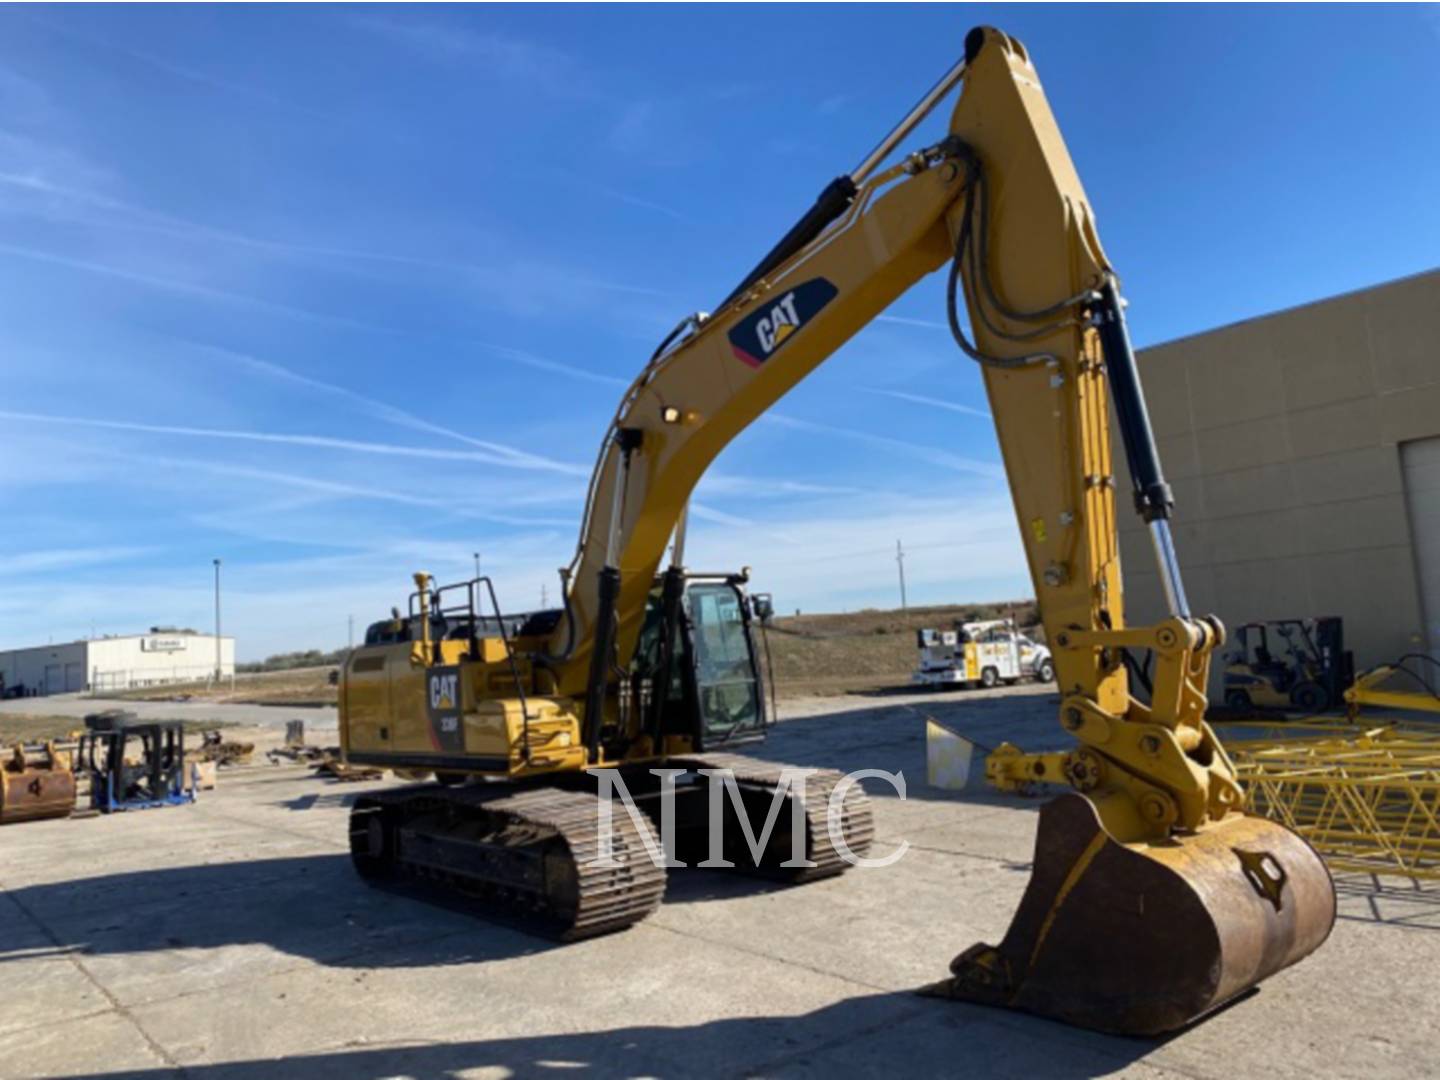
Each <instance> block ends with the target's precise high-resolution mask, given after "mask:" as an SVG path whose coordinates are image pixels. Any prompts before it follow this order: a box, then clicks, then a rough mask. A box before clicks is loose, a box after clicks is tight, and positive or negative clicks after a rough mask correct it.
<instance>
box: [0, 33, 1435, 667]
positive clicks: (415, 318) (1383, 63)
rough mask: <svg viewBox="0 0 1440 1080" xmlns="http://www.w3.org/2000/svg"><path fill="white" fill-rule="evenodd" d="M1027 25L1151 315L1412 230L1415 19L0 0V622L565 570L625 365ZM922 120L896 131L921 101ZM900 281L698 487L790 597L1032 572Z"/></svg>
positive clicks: (931, 304) (314, 618)
mask: <svg viewBox="0 0 1440 1080" xmlns="http://www.w3.org/2000/svg"><path fill="white" fill-rule="evenodd" d="M982 22H987V23H993V24H995V25H998V26H1001V27H1003V28H1005V29H1007V30H1008V31H1010V32H1011V33H1013V34H1015V35H1017V36H1018V37H1020V38H1021V39H1022V40H1024V41H1025V43H1026V45H1027V46H1028V47H1029V49H1030V52H1031V55H1032V56H1033V57H1034V59H1035V61H1036V64H1037V67H1038V69H1039V72H1040V74H1041V77H1042V79H1043V81H1044V83H1045V86H1046V89H1047V92H1048V94H1049V97H1050V100H1051V103H1052V105H1053V107H1054V109H1055V111H1056V114H1057V116H1058V117H1059V120H1060V123H1061V126H1062V128H1063V129H1064V131H1065V134H1066V137H1067V140H1068V142H1069V145H1070V149H1071V153H1072V155H1073V156H1074V158H1075V159H1076V163H1077V165H1078V167H1079V169H1080V173H1081V176H1082V177H1083V178H1084V181H1085V184H1086V187H1087V190H1088V192H1089V194H1090V197H1091V200H1092V202H1093V203H1094V205H1095V207H1096V209H1097V213H1098V217H1099V223H1100V228H1101V232H1102V236H1103V239H1104V242H1105V245H1106V249H1107V251H1108V252H1109V254H1110V256H1111V258H1112V259H1113V260H1114V262H1115V263H1116V265H1117V266H1118V267H1119V269H1120V271H1121V273H1122V275H1123V277H1124V280H1125V284H1126V289H1127V294H1128V296H1129V299H1130V302H1131V308H1130V316H1131V325H1132V331H1133V333H1134V334H1135V337H1136V338H1137V340H1138V342H1139V343H1140V344H1142V345H1143V344H1146V343H1150V342H1157V341H1162V340H1166V339H1168V338H1172V337H1176V336H1179V335H1182V334H1186V333H1191V332H1195V331H1199V330H1203V329H1207V328H1209V327H1213V326H1216V325H1220V324H1223V323H1226V322H1231V321H1234V320H1236V319H1240V318H1244V317H1247V316H1252V315H1257V314H1261V313H1264V312H1267V311H1272V310H1275V309H1277V308H1281V307H1285V306H1288V305H1293V304H1296V303H1301V302H1305V301H1307V300H1312V299H1316V298H1319V297H1322V296H1325V295H1330V294H1334V293H1337V292H1342V291H1345V290H1348V289H1353V288H1357V287H1361V286H1364V285H1368V284H1372V283H1375V282H1378V281H1382V280H1386V279H1389V278H1394V277H1398V276H1402V275H1405V274H1409V273H1414V272H1417V271H1420V270H1425V269H1429V268H1431V267H1433V266H1435V265H1436V264H1437V263H1440V255H1437V252H1440V207H1437V200H1436V197H1435V191H1436V189H1437V174H1440V110H1437V109H1436V108H1435V103H1436V101H1437V92H1440V63H1437V61H1440V15H1437V11H1436V9H1435V8H1434V7H1409V8H1385V7H1365V8H1358V7H1343V6H1341V7H1326V8H1301V7H1296V8H1284V9H1280V8H1245V9H1240V8H1216V9H1208V10H1206V9H1191V8H1165V9H1160V8H1146V7H1138V6H1136V7H1123V8H1119V7H1117V8H1083V7H1075V8H1062V7H1044V8H1039V7H1035V8H1031V7H1007V8H996V7H991V6H989V5H954V6H938V5H937V6H932V7H907V6H900V5H888V6H884V7H878V6H877V7H866V6H855V7H844V8H830V9H827V8H822V7H804V8H801V7H780V8H764V9H761V8H755V7H747V8H743V9H724V8H715V7H698V6H697V7H687V8H664V7H658V6H655V7H643V8H640V7H635V8H616V9H584V8H563V9H562V8H554V9H548V8H544V7H540V6H525V7H514V8H482V9H466V8H454V7H433V8H425V7H418V6H417V7H407V8H399V7H378V6H376V7H343V6H335V7H324V8H286V9H280V8H251V7H245V8H229V7H226V8H220V7H209V8H175V7H169V6H151V7H144V8H112V7H106V8H86V7H33V8H28V7H27V8H19V7H3V8H0V412H3V415H0V521H3V522H4V526H5V528H4V530H3V534H0V646H9V645H21V644H31V643H34V642H36V641H37V640H39V641H44V640H46V639H49V638H52V637H53V638H54V639H55V640H63V639H66V638H72V637H77V636H83V635H85V634H88V633H90V632H91V631H92V629H93V630H94V631H97V632H101V633H104V632H129V631H134V630H137V629H144V628H146V627H148V626H150V625H151V624H153V623H161V622H163V623H179V624H187V625H193V626H196V627H200V628H205V627H209V626H210V625H211V619H212V616H211V599H210V573H211V564H210V560H211V559H212V558H214V557H216V556H219V557H221V558H222V559H224V561H225V596H226V619H225V625H226V630H227V632H234V633H235V634H236V635H237V637H238V639H239V653H240V656H241V658H256V657H259V656H262V655H265V654H267V653H270V652H274V651H278V650H281V649H291V648H308V647H321V648H328V647H333V646H335V645H339V644H343V642H344V640H345V633H346V619H347V616H349V615H352V614H353V615H354V616H355V621H356V624H357V627H362V626H363V625H364V624H365V623H367V622H369V621H371V620H372V619H375V618H378V617H380V616H381V615H382V614H383V612H384V611H386V610H387V609H388V607H389V605H390V604H391V603H394V602H403V597H404V595H405V594H406V592H407V591H408V575H409V573H410V572H411V571H412V570H414V569H427V570H430V571H432V572H433V573H435V574H437V575H438V576H440V577H442V578H446V579H449V578H458V577H460V576H462V575H463V574H466V573H468V571H469V569H470V566H471V553H472V552H473V551H476V550H479V551H481V552H482V553H483V554H482V557H483V559H484V566H485V569H486V570H487V571H489V572H492V573H493V574H494V575H495V577H496V579H497V584H498V585H499V588H500V591H501V596H502V600H503V601H504V603H505V604H506V605H507V606H508V607H512V608H522V607H527V606H535V605H538V603H539V599H540V589H541V585H542V583H543V584H545V585H546V586H548V588H549V596H550V598H551V599H552V600H553V599H554V597H555V589H556V585H555V576H554V571H555V568H556V567H558V566H560V565H561V564H562V563H564V562H566V561H567V560H568V557H569V553H570V551H571V550H572V548H573V545H574V539H575V529H576V527H577V519H578V516H579V513H580V510H581V501H582V498H583V490H584V484H585V479H586V476H587V475H588V471H589V467H590V464H591V462H592V461H593V458H594V453H595V449H596V447H597V444H598V441H599V439H600V437H601V435H602V433H603V431H604V429H605V425H606V423H607V422H608V419H609V417H610V416H611V414H612V413H613V410H614V406H615V403H616V400H617V397H618V395H619V392H620V390H621V388H622V386H623V384H624V383H625V382H626V381H628V379H629V378H630V377H631V376H632V375H633V374H634V373H635V372H636V371H637V370H638V368H639V367H640V365H641V364H642V363H643V362H644V360H645V359H646V358H647V357H648V356H649V354H650V351H651V350H652V348H653V347H654V345H655V344H656V343H657V341H658V340H659V338H660V337H661V336H662V335H663V334H664V333H665V331H667V330H668V329H669V328H670V326H672V325H673V324H674V323H675V321H676V320H677V319H678V318H679V317H680V316H682V315H684V314H686V313H688V312H690V311H693V310H695V309H708V308H711V307H713V306H714V305H715V304H716V303H717V302H718V300H719V298H720V297H722V296H724V295H725V294H726V293H727V292H728V291H729V290H730V288H731V287H732V286H733V285H734V284H735V282H736V281H737V280H738V279H739V278H740V277H741V276H742V275H743V273H744V272H745V271H746V270H747V269H748V268H749V267H750V266H751V265H753V264H754V262H755V261H756V260H757V259H758V257H759V256H760V255H761V254H762V253H763V252H764V251H765V250H766V249H768V248H769V247H770V246H771V244H772V243H773V242H774V240H775V239H776V238H778V236H779V235H780V233H782V232H783V231H784V229H785V228H786V227H788V225H789V224H790V223H791V221H792V220H793V219H794V217H795V216H797V215H798V213H799V212H801V211H802V210H803V209H804V208H805V207H806V206H808V205H809V203H810V201H811V200H812V199H813V198H814V196H815V194H816V193H817V192H818V191H819V190H820V188H821V187H823V186H824V184H825V183H826V182H827V181H828V180H829V179H830V178H831V177H833V176H835V175H836V174H838V173H840V172H844V171H846V170H848V169H849V168H851V167H852V166H853V165H854V163H855V162H856V161H857V160H858V158H859V157H860V156H861V155H862V154H863V153H864V151H865V150H867V149H868V148H869V147H870V146H871V145H872V144H873V143H874V141H875V140H876V139H878V138H879V136H880V135H882V134H883V133H884V132H885V131H886V130H887V129H888V128H889V127H890V126H891V124H892V123H893V122H894V121H895V120H896V119H898V117H899V116H900V114H902V113H903V112H904V110H905V109H906V108H907V107H908V106H909V105H910V104H911V102H912V101H913V100H914V99H915V98H916V97H918V95H919V94H920V92H921V91H923V90H924V89H925V87H926V86H928V84H929V83H930V82H931V81H932V80H933V79H934V78H935V77H936V76H938V75H939V73H940V72H942V71H943V70H944V69H945V68H946V67H948V66H949V64H950V63H952V62H953V60H954V59H955V57H956V56H957V55H958V53H959V51H960V49H961V42H962V39H963V37H964V34H965V31H966V30H967V29H968V28H969V27H970V26H972V25H974V24H976V23H982ZM921 138H923V134H922V136H921ZM943 311H944V309H943V302H942V290H941V282H940V281H939V280H938V278H937V279H934V280H930V281H927V282H924V283H922V284H921V285H920V286H919V287H917V288H916V289H915V290H913V291H912V292H911V293H910V294H909V295H907V296H906V297H904V298H902V299H901V300H900V301H899V302H898V303H897V304H896V305H895V306H894V307H893V308H892V309H891V311H890V312H889V313H888V315H887V316H886V317H885V318H884V319H882V320H881V321H878V322H876V323H875V324H873V325H872V326H871V327H869V328H868V329H867V330H866V331H864V332H863V333H862V334H861V335H860V336H859V337H858V338H857V339H856V340H855V341H854V342H852V343H851V344H850V345H849V346H847V347H846V348H845V349H844V350H842V351H841V352H840V353H839V354H837V355H836V356H835V357H834V358H832V360H831V361H829V362H828V363H827V365H826V366H825V367H823V368H822V369H821V370H820V371H819V372H818V373H817V374H816V375H814V376H813V377H812V378H811V379H810V380H809V381H807V382H806V383H805V384H804V385H802V386H801V387H799V388H798V389H797V390H796V391H795V392H793V393H792V394H791V395H790V396H789V397H787V398H786V399H785V401H784V402H782V403H781V404H780V405H779V406H778V407H777V409H776V412H775V414H774V415H772V416H771V417H768V418H767V419H766V420H763V421H762V422H760V423H758V424H756V425H755V426H754V427H753V428H751V429H750V430H749V431H747V432H745V433H744V434H743V435H742V436H741V437H740V438H739V439H738V440H736V442H735V443H734V444H733V445H732V446H731V447H730V448H729V449H728V450H727V451H726V453H725V454H724V455H723V456H722V457H721V458H720V460H719V461H718V462H717V463H716V465H715V468H714V470H713V471H712V474H711V475H710V476H708V477H707V478H706V480H705V481H704V483H703V485H702V488H701V490H700V492H699V493H698V494H697V497H696V505H697V511H696V517H697V521H696V523H695V526H694V529H693V532H692V539H691V544H692V548H691V554H692V558H691V559H690V560H689V561H690V562H691V563H692V564H695V565H699V566H703V567H704V568H710V569H713V568H729V567H735V566H739V565H742V564H749V565H752V566H753V567H754V568H755V572H756V587H757V588H763V589H769V590H771V591H773V592H774V593H775V595H776V599H777V603H778V604H779V606H780V607H781V608H782V610H788V609H793V608H796V607H799V608H803V609H805V610H838V609H842V608H849V609H853V608H856V607H860V606H865V605H884V606H890V605H893V604H894V603H895V602H896V599H897V596H896V592H897V590H896V584H895V576H896V575H895V565H894V561H893V546H894V542H895V539H896V538H897V537H899V538H902V539H903V540H904V541H905V544H906V547H907V549H909V552H910V554H909V557H908V559H907V564H906V569H907V577H908V581H909V585H910V597H911V600H912V602H948V601H963V600H975V599H994V598H1003V597H1011V596H1017V595H1023V594H1026V593H1028V592H1029V584H1028V581H1027V580H1026V578H1025V574H1024V563H1023V557H1022V554H1021V550H1020V545H1019V539H1018V535H1017V533H1016V531H1015V527H1014V524H1013V520H1012V514H1011V510H1010V504H1009V498H1008V491H1007V489H1006V486H1005V483H1004V479H1003V473H1002V472H1001V470H1000V468H999V456H998V451H997V448H996V445H995V438H994V433H993V429H992V426H991V422H990V420H989V419H988V417H987V416H986V415H985V412H984V404H985V403H984V395H983V392H982V390H981V386H980V380H979V376H978V374H977V373H976V371H975V370H974V368H973V366H972V365H970V364H969V362H968V361H965V360H964V359H963V358H962V357H961V356H960V355H959V354H958V353H957V351H956V350H955V348H954V346H953V345H952V343H951V342H950V339H949V336H948V334H947V332H946V331H945V330H944V328H943V318H944V315H943Z"/></svg>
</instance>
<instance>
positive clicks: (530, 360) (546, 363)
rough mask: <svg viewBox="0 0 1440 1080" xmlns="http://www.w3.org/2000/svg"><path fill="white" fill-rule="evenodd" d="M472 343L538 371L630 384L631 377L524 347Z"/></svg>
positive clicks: (587, 379) (617, 383)
mask: <svg viewBox="0 0 1440 1080" xmlns="http://www.w3.org/2000/svg"><path fill="white" fill-rule="evenodd" d="M470 344H472V345H475V346H476V347H478V348H481V349H485V350H487V351H489V352H492V353H494V354H495V355H496V356H503V357H505V358H506V359H507V360H513V361H515V362H516V363H517V364H524V365H525V366H526V367H532V368H535V369H536V370H538V371H548V372H550V373H552V374H554V375H565V376H568V377H569V378H572V379H584V380H586V381H587V382H596V383H603V384H604V385H606V386H619V387H625V386H629V385H630V382H631V380H630V379H621V378H619V377H617V376H615V375H602V374H601V373H600V372H598V371H590V370H588V369H587V368H582V367H576V366H575V365H574V364H566V363H562V362H561V361H559V360H551V359H549V358H548V357H544V356H536V355H535V354H534V353H532V352H526V351H525V350H524V349H515V348H511V347H510V346H509V345H496V344H494V343H493V342H489V341H472V342H470Z"/></svg>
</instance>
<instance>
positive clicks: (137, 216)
mask: <svg viewBox="0 0 1440 1080" xmlns="http://www.w3.org/2000/svg"><path fill="white" fill-rule="evenodd" d="M3 134H4V133H3V132H0V187H5V188H9V189H10V190H12V191H20V192H23V193H27V194H29V195H33V196H36V197H39V198H43V200H44V201H43V203H40V204H38V205H35V206H32V207H31V208H30V209H31V211H32V212H33V213H34V214H35V215H36V216H40V217H43V218H46V219H51V220H53V219H57V218H58V219H60V220H68V221H83V222H84V223H85V224H87V225H91V226H100V227H104V228H112V229H125V230H134V231H142V232H148V233H155V234H160V235H165V236H171V237H174V238H176V239H179V240H184V241H190V242H196V243H207V244H220V245H225V246H227V247H234V248H240V249H243V250H248V251H252V252H256V253H259V254H262V255H269V256H274V257H278V258H283V259H289V260H301V261H305V262H309V263H317V262H318V263H321V264H324V265H326V266H328V267H329V268H331V269H346V268H348V267H349V266H350V264H356V263H369V264H378V265H381V266H395V267H405V268H415V269H423V270H433V271H436V272H437V274H439V275H443V278H441V280H443V281H445V282H447V283H450V284H456V283H459V284H463V285H478V286H479V287H480V289H482V290H484V291H486V292H491V293H494V294H496V295H498V296H501V297H508V296H511V295H512V294H513V295H518V296H524V295H526V294H529V293H540V292H541V291H542V289H541V286H543V287H544V288H543V294H544V295H545V296H546V297H549V296H564V295H566V294H567V293H569V294H573V293H574V291H575V290H577V289H580V290H589V291H598V292H608V293H619V294H626V295H633V296H654V297H663V296H668V295H669V294H668V293H666V292H665V291H664V290H663V289H656V288H653V287H651V286H647V285H636V284H633V283H631V282H626V281H617V280H613V279H607V278H603V277H595V276H593V275H589V276H587V275H584V274H576V273H574V272H573V270H570V269H568V268H561V267H558V266H550V265H546V264H543V263H536V262H533V261H530V260H519V261H517V260H506V259H501V260H498V261H497V262H496V263H489V264H481V263H476V262H466V261H464V260H458V259H441V258H434V257H432V256H427V255H416V254H409V253H405V252H395V251H377V250H373V249H368V248H354V247H343V246H334V245H325V244H310V243H304V242H299V241H295V240H288V239H276V238H273V237H262V236H253V235H250V234H247V233H242V232H236V231H234V230H231V229H225V228H220V227H217V226H214V225H209V224H206V223H204V222H199V221H194V220H191V219H188V218H183V217H177V216H175V215H173V214H168V213H164V212H162V211H158V210H152V209H150V208H149V207H145V206H140V205H138V204H136V203H132V202H127V201H125V200H123V199H117V198H113V197H111V196H109V195H105V194H103V193H101V192H97V191H93V190H88V189H85V188H79V187H75V186H73V185H68V184H62V183H58V182H56V181H54V180H52V179H50V178H49V177H48V176H47V175H46V173H47V172H48V171H49V170H47V169H45V168H44V167H43V166H42V165H39V164H27V162H30V161H33V160H35V158H34V155H35V146H34V144H33V143H31V144H26V145H27V147H28V150H29V153H28V154H27V153H8V152H6V146H5V144H4V140H3ZM7 163H8V164H7ZM17 170H19V171H17ZM608 194H610V195H611V196H612V197H616V198H626V196H624V195H623V193H621V192H609V193H608ZM636 202H637V205H638V204H643V203H644V200H636ZM5 209H7V210H8V211H10V212H11V213H24V212H25V211H26V209H27V208H26V207H25V206H22V205H19V204H18V203H15V202H11V203H10V204H8V205H6V207H5ZM651 209H656V210H660V211H662V212H669V211H668V208H666V207H661V206H659V205H658V204H652V205H651ZM86 211H101V212H102V213H101V214H100V215H98V216H97V215H96V214H94V213H87V212H86ZM11 253H12V254H16V255H23V256H24V257H29V258H35V259H41V260H44V261H50V262H57V263H61V264H63V265H69V266H71V267H72V268H73V269H83V270H89V271H90V272H93V273H105V274H109V275H110V276H114V277H123V278H125V279H127V280H130V281H134V282H136V283H138V284H146V285H150V286H152V287H156V288H165V289H169V290H172V291H180V292H188V293H191V294H193V295H204V296H208V297H210V298H212V299H220V300H227V301H230V302H235V303H248V304H251V305H255V306H260V307H265V308H268V309H271V310H274V311H277V312H280V313H282V314H288V315H292V316H296V317H301V318H309V319H314V320H319V321H324V322H333V323H340V324H344V325H351V326H356V327H360V328H363V329H369V330H376V331H382V332H388V331H387V330H386V328H385V327H380V326H375V325H373V324H366V323H361V322H358V321H356V320H350V319H344V318H341V317H339V316H333V315H326V314H322V313H319V312H313V311H305V310H303V309H300V308H296V307H292V306H288V305H284V304H275V303H272V302H270V301H267V300H261V299H258V298H255V297H249V296H244V295H241V294H238V293H233V292H227V291H224V290H219V289H212V288H208V287H206V286H201V285H197V284H195V283H192V282H186V281H181V280H177V279H171V278H158V277H154V276H150V275H143V274H136V273H134V272H131V271H127V270H125V269H123V268H119V267H113V266H107V265H102V264H97V263H93V262H84V261H81V260H74V259H66V258H65V257H64V256H58V255H53V254H50V253H47V252H41V251H36V250H34V249H15V250H13V251H12V252H11ZM521 306H523V305H521Z"/></svg>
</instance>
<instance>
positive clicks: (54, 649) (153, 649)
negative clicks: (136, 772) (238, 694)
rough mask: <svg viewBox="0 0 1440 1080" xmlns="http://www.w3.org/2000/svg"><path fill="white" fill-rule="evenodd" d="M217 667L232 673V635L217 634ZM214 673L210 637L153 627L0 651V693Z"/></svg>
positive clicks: (96, 687)
mask: <svg viewBox="0 0 1440 1080" xmlns="http://www.w3.org/2000/svg"><path fill="white" fill-rule="evenodd" d="M220 672H221V676H222V677H223V678H227V679H228V678H231V677H232V676H233V675H234V674H235V639H234V638H232V637H222V638H221V639H220ZM214 675H215V636H214V635H213V634H196V633H190V632H187V631H173V630H153V631H151V632H150V633H148V634H123V635H119V636H115V637H102V638H92V639H89V640H86V641H70V642H65V643H63V644H56V645H36V646H33V647H31V648H27V649H9V650H6V651H4V652H0V678H3V679H4V692H5V694H7V695H9V694H13V693H15V692H16V690H17V689H18V691H19V692H20V693H21V694H23V695H24V696H27V697H29V696H36V695H44V694H63V693H67V692H71V691H77V690H89V691H100V690H127V689H129V688H131V687H137V686H159V685H162V684H164V683H176V682H197V681H202V680H206V679H210V678H213V677H214Z"/></svg>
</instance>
